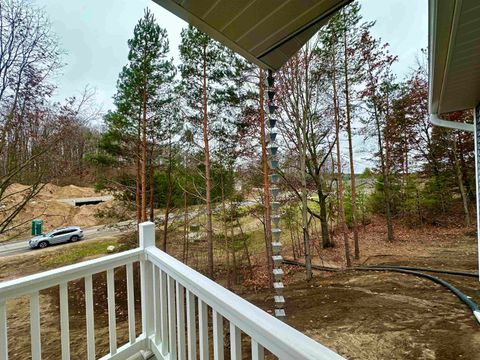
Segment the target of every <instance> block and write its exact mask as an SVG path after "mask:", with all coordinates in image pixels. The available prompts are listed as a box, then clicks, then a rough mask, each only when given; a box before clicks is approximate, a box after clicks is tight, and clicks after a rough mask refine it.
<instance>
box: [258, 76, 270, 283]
mask: <svg viewBox="0 0 480 360" xmlns="http://www.w3.org/2000/svg"><path fill="white" fill-rule="evenodd" d="M259 78H260V80H259V88H260V89H259V92H260V94H259V97H260V99H259V100H260V143H261V145H262V168H263V214H264V215H263V216H264V218H265V227H264V230H265V250H266V256H267V267H268V268H267V273H268V277H269V281H270V287H273V259H272V256H273V251H272V218H271V209H270V181H269V177H268V175H269V169H268V157H267V141H266V134H265V103H264V99H265V88H264V86H265V85H264V74H263V70H262V69H260V76H259Z"/></svg>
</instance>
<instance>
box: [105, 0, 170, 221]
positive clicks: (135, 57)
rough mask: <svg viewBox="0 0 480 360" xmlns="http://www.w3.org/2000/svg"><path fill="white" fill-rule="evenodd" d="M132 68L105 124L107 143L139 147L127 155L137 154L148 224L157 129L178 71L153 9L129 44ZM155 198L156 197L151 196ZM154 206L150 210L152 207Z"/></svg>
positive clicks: (139, 192)
mask: <svg viewBox="0 0 480 360" xmlns="http://www.w3.org/2000/svg"><path fill="white" fill-rule="evenodd" d="M128 46H129V49H130V50H129V54H128V64H127V65H126V66H125V67H124V68H123V70H122V72H121V73H120V75H119V80H118V84H117V94H116V95H115V98H114V102H115V105H116V107H117V109H116V111H115V112H114V113H110V114H109V115H108V116H107V117H106V118H105V122H106V125H107V135H106V140H108V139H109V141H110V142H113V143H115V142H118V139H119V138H120V139H123V142H122V143H123V145H125V144H131V143H132V140H134V141H133V143H134V144H135V145H134V146H133V147H134V149H132V148H131V147H132V146H131V145H129V148H128V149H125V148H124V153H125V152H126V153H129V154H131V153H132V150H134V151H133V153H134V154H135V155H134V161H135V166H136V189H135V194H136V196H135V197H136V206H137V221H139V222H140V221H146V220H147V184H148V183H150V184H151V183H152V182H151V181H148V180H147V179H148V177H150V178H151V177H152V172H150V174H149V173H148V172H147V169H148V164H149V163H150V164H151V165H150V166H153V159H151V157H152V156H153V151H151V150H150V151H149V146H150V147H151V148H153V147H154V145H155V142H156V141H158V139H156V138H155V135H158V132H156V131H154V128H155V127H157V126H159V122H161V119H162V117H163V116H164V115H165V109H166V108H167V107H168V105H169V104H170V103H171V91H170V89H171V85H172V82H173V79H174V75H175V68H174V66H173V62H172V60H171V59H168V58H167V55H168V52H169V44H168V38H167V32H166V30H165V29H162V28H161V27H160V26H159V25H158V24H157V23H156V21H155V18H154V16H153V14H152V13H151V11H150V10H149V9H147V10H145V14H144V16H143V18H142V19H140V20H139V22H138V24H137V25H136V26H135V29H134V34H133V38H132V39H130V40H129V41H128ZM150 197H151V198H152V196H150ZM152 205H153V204H152V203H151V204H150V207H152Z"/></svg>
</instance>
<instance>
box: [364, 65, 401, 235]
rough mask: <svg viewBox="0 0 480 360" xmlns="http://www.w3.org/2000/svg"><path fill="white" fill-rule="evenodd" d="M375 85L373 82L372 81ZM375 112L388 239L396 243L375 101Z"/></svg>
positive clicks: (388, 183) (387, 175)
mask: <svg viewBox="0 0 480 360" xmlns="http://www.w3.org/2000/svg"><path fill="white" fill-rule="evenodd" d="M372 71H373V70H372V69H371V68H370V66H369V72H370V74H369V75H370V78H372V77H373V76H372ZM372 83H373V81H372ZM373 112H374V118H375V126H376V130H377V141H378V152H379V154H380V165H381V171H382V176H383V195H384V197H385V213H386V217H387V239H388V241H394V239H395V237H394V234H393V221H392V210H391V199H390V181H389V174H388V169H387V166H386V161H385V154H384V150H385V149H384V148H383V142H382V129H381V126H380V115H379V114H378V109H377V104H376V103H375V100H374V101H373Z"/></svg>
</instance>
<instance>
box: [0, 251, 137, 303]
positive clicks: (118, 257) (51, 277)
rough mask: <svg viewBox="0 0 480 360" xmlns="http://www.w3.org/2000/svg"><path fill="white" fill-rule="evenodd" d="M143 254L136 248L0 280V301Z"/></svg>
mask: <svg viewBox="0 0 480 360" xmlns="http://www.w3.org/2000/svg"><path fill="white" fill-rule="evenodd" d="M143 254H144V250H143V249H141V248H137V249H133V250H128V251H125V252H122V253H118V254H113V255H108V256H103V257H101V258H98V259H93V260H87V261H83V262H81V263H78V264H73V265H68V266H64V267H61V268H58V269H53V270H48V271H44V272H40V273H37V274H33V275H29V276H25V277H22V278H20V279H13V280H9V281H5V282H0V302H2V301H5V300H7V299H9V298H15V297H18V296H22V295H27V294H30V293H32V292H34V291H39V290H43V289H48V288H50V287H52V286H56V285H58V284H60V283H62V282H68V281H72V280H76V279H81V278H84V277H85V276H87V275H92V274H96V273H99V272H102V271H105V270H107V269H112V268H115V267H118V266H122V265H125V264H127V263H130V262H134V261H140V260H141V259H142V257H143Z"/></svg>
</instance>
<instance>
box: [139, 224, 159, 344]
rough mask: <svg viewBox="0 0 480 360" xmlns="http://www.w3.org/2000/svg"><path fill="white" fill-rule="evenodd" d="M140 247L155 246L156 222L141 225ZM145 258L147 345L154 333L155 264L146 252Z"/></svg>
mask: <svg viewBox="0 0 480 360" xmlns="http://www.w3.org/2000/svg"><path fill="white" fill-rule="evenodd" d="M138 227H139V232H138V235H139V239H140V248H142V249H144V250H145V249H146V248H148V247H154V246H155V224H154V223H152V222H144V223H141V224H140V225H139V226H138ZM144 256H145V259H144V260H142V261H141V263H140V278H141V280H140V282H141V293H142V332H143V333H144V334H145V337H146V339H147V341H146V343H147V347H149V346H150V341H149V338H150V336H151V335H153V333H154V321H153V320H154V316H153V314H154V304H153V296H154V289H153V265H152V263H151V262H150V261H148V259H147V254H146V252H145V255H144Z"/></svg>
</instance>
